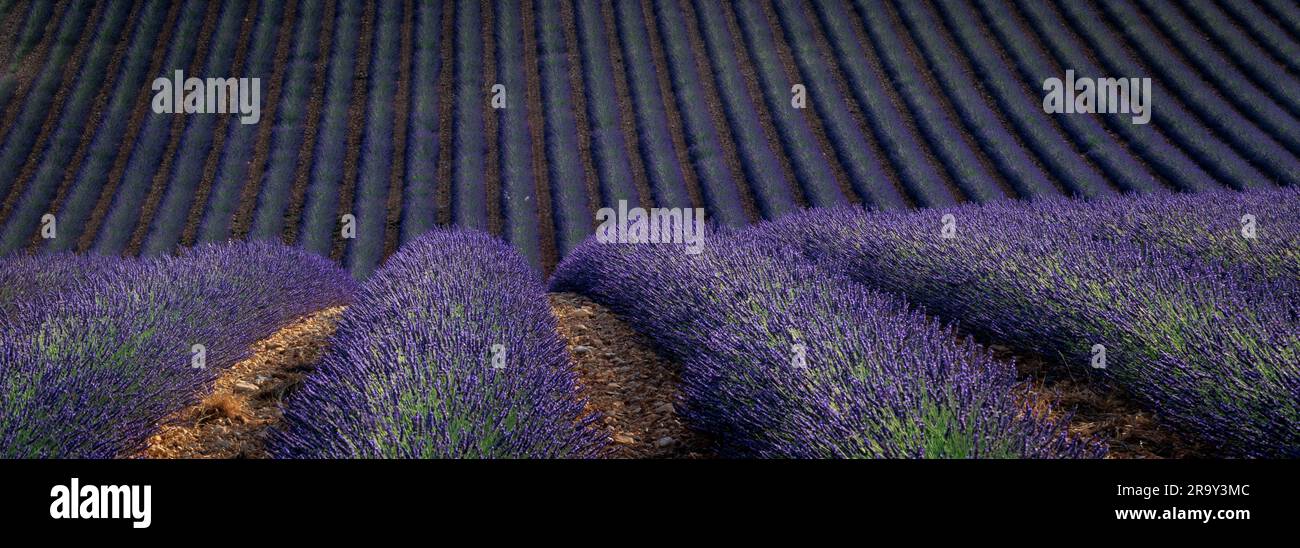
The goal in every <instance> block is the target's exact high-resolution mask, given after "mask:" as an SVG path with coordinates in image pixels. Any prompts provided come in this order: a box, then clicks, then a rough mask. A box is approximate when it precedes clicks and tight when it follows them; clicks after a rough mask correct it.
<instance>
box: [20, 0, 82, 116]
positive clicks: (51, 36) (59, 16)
mask: <svg viewBox="0 0 1300 548" xmlns="http://www.w3.org/2000/svg"><path fill="white" fill-rule="evenodd" d="M68 4H69V1H68V0H59V3H58V4H57V5H55V6H54V13H53V14H51V17H50V20H49V21H47V22H46V23H45V31H44V32H42V33H41V39H40V41H39V42H37V43H36V47H34V48H32V50H31V51H29V52H27V55H25V56H23V57H22V59H21V60H18V59H15V60H14V61H15V62H17V63H18V67H17V68H16V69H15V70H14V72H13V74H14V77H15V78H16V79H17V81H18V85H17V86H16V87H15V88H14V93H13V95H11V96H10V97H9V104H8V105H4V111H3V114H0V135H6V134H8V133H9V130H10V129H13V125H14V123H15V122H17V120H18V114H19V113H20V112H21V111H22V109H23V105H24V104H25V103H26V102H27V92H29V91H31V88H32V85H33V84H34V83H36V78H37V76H39V75H40V73H41V69H43V68H45V63H46V62H47V57H49V53H50V48H51V47H53V46H54V42H55V41H56V40H58V38H59V26H60V25H61V24H62V23H63V17H64V16H65V15H67V13H68ZM93 23H94V22H93V21H91V20H89V19H87V20H86V24H87V25H92V24H93Z"/></svg>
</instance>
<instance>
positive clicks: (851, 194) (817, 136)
mask: <svg viewBox="0 0 1300 548" xmlns="http://www.w3.org/2000/svg"><path fill="white" fill-rule="evenodd" d="M762 6H763V18H764V19H765V20H766V21H767V27H768V29H770V30H771V31H772V42H773V43H774V44H776V58H777V60H779V61H780V64H781V71H782V72H784V73H785V78H786V80H789V81H790V82H794V83H797V84H798V83H803V82H804V79H803V75H802V74H800V73H799V67H798V65H796V64H795V62H794V52H792V51H791V50H790V43H789V42H787V41H786V37H785V29H784V28H783V27H782V26H781V19H780V18H779V17H778V16H777V14H776V10H775V9H773V7H772V3H771V2H762ZM810 99H811V100H812V101H814V102H815V101H816V99H812V98H810ZM797 110H798V112H797V113H796V114H802V115H803V118H804V121H805V122H807V123H808V129H810V130H812V135H813V139H814V140H816V141H817V148H818V150H820V151H821V157H822V161H823V162H825V163H826V166H827V167H829V168H830V170H831V176H833V177H835V185H836V186H838V187H839V189H840V194H842V195H844V197H845V198H846V199H847V200H848V201H849V202H850V203H861V202H862V199H863V197H862V196H858V193H857V192H855V191H854V190H853V185H851V184H849V174H848V171H847V170H845V169H844V164H842V163H840V157H839V155H838V154H836V153H835V147H833V146H831V140H830V137H828V136H827V135H826V126H825V125H823V124H822V118H821V116H820V115H818V114H817V107H816V106H815V105H809V106H808V108H802V109H797Z"/></svg>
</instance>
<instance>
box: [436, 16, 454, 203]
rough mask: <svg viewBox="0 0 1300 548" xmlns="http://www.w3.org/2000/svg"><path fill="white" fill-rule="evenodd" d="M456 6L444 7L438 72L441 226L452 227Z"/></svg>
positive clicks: (438, 181) (439, 201)
mask: <svg viewBox="0 0 1300 548" xmlns="http://www.w3.org/2000/svg"><path fill="white" fill-rule="evenodd" d="M455 22H456V2H455V1H454V0H446V1H445V2H443V5H442V52H441V55H442V60H441V61H439V64H438V70H439V71H441V73H440V74H439V75H438V177H437V184H438V226H449V225H451V152H452V151H451V149H452V147H451V125H452V107H453V106H455V102H454V99H455V96H456V88H455V81H454V80H453V78H452V76H453V74H454V73H455V72H456V71H455V68H454V67H455V65H453V63H454V62H455V61H454V60H453V59H452V55H453V54H454V52H455V49H454V47H453V44H455V42H454V40H453V38H454V37H453V34H455Z"/></svg>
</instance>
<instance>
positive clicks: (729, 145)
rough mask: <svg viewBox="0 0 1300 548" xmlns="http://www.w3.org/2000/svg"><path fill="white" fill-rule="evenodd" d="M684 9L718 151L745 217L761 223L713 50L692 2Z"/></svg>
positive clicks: (684, 3) (686, 1)
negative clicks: (720, 93) (717, 76)
mask: <svg viewBox="0 0 1300 548" xmlns="http://www.w3.org/2000/svg"><path fill="white" fill-rule="evenodd" d="M680 8H681V12H682V20H683V21H684V22H685V24H686V25H685V26H686V28H685V29H684V30H685V32H686V36H687V40H689V41H690V46H691V55H692V56H693V57H694V58H695V66H696V72H698V73H699V75H700V94H701V95H702V96H703V97H704V98H705V101H704V102H705V107H707V108H708V109H709V118H711V119H712V120H713V129H714V135H715V136H717V138H718V148H719V149H720V150H721V151H722V156H723V159H724V160H725V161H726V162H727V168H728V169H729V170H731V173H732V177H733V178H735V179H736V188H737V191H738V194H739V195H740V201H741V203H742V204H743V205H744V207H745V213H746V214H747V215H748V216H749V220H750V221H758V220H759V219H762V218H763V214H762V211H760V210H759V207H758V203H757V202H756V201H755V198H754V189H753V187H752V183H751V182H750V178H749V177H746V176H745V168H744V166H743V165H742V164H741V163H740V153H739V152H737V149H736V142H735V140H734V139H733V138H732V136H731V125H730V123H729V122H728V120H727V115H726V113H725V112H723V106H722V99H721V98H720V97H719V96H718V88H717V86H715V85H714V83H713V76H714V74H717V73H716V72H714V70H713V65H712V63H713V61H712V60H711V59H709V56H708V51H709V50H708V48H707V47H705V44H704V39H703V38H702V37H701V36H700V29H699V28H698V27H697V25H698V24H699V21H698V20H697V19H696V18H695V8H694V6H691V3H690V0H681V6H680ZM652 28H653V26H652ZM654 36H655V35H654V34H651V40H654V39H655V38H654Z"/></svg>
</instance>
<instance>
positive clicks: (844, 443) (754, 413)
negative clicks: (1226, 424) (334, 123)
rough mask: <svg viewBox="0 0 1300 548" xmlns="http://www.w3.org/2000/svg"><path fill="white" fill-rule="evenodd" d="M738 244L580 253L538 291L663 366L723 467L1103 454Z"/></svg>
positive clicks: (959, 362)
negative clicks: (662, 356) (609, 327)
mask: <svg viewBox="0 0 1300 548" xmlns="http://www.w3.org/2000/svg"><path fill="white" fill-rule="evenodd" d="M766 226H767V225H760V227H766ZM753 230H763V228H758V229H750V231H753ZM750 231H741V232H734V233H732V232H727V233H721V234H714V235H711V236H710V237H709V239H708V240H707V245H706V246H705V248H704V250H703V252H702V253H701V254H699V255H695V256H692V255H688V254H685V253H684V250H683V248H682V247H681V246H675V245H649V244H622V245H614V244H601V243H598V242H595V241H594V240H592V241H589V242H588V243H587V244H585V245H583V246H582V247H579V248H578V249H577V250H575V251H574V253H573V254H572V255H570V256H569V257H568V258H567V259H566V260H565V261H564V262H563V263H561V265H560V267H559V268H558V270H557V271H556V274H555V277H554V279H553V280H552V284H551V287H552V290H554V291H574V292H579V293H583V294H586V295H588V296H590V297H592V298H594V299H595V300H597V301H598V302H601V303H602V304H604V305H606V306H609V307H610V308H612V309H613V310H614V311H616V312H618V313H620V314H621V315H622V316H623V317H625V318H626V319H627V320H628V321H630V322H631V323H632V326H633V327H634V328H635V329H637V330H638V331H640V332H641V333H644V334H646V335H647V336H649V337H651V340H652V341H653V342H654V344H655V345H656V346H657V347H658V348H659V349H660V350H661V351H663V352H665V353H666V354H667V355H668V356H669V357H670V358H672V359H674V360H676V361H678V362H679V363H680V364H681V367H682V372H681V381H680V382H681V389H682V391H683V396H682V398H683V399H682V401H681V402H680V404H679V412H680V414H681V415H682V416H683V417H684V418H685V419H686V420H687V421H688V422H689V424H690V425H691V426H692V427H693V428H696V429H698V430H701V431H703V432H705V433H707V434H708V435H709V436H710V437H711V439H712V440H713V441H714V442H715V443H716V444H717V446H718V450H719V453H720V454H721V455H723V456H727V457H766V458H842V457H887V458H910V457H929V458H962V457H976V458H1008V457H1010V458H1026V457H1051V458H1059V457H1098V456H1101V455H1102V454H1104V452H1105V450H1104V448H1103V447H1101V446H1099V445H1096V444H1094V443H1093V442H1091V441H1087V440H1078V439H1074V438H1071V437H1069V436H1067V435H1066V434H1065V432H1064V430H1063V426H1062V424H1060V423H1057V422H1052V421H1049V420H1046V419H1044V418H1043V417H1042V416H1041V415H1038V414H1036V413H1035V412H1033V411H1031V410H1030V409H1029V408H1028V407H1027V406H1025V405H1024V404H1023V403H1022V402H1020V401H1018V400H1017V395H1016V394H1017V392H1018V386H1017V382H1016V379H1015V371H1014V368H1013V367H1012V366H1011V364H1009V363H1006V362H1001V361H997V360H994V359H993V358H992V357H991V356H990V354H989V353H988V352H987V351H985V350H983V349H981V348H979V347H978V346H976V345H974V344H973V343H970V342H969V341H966V342H965V343H959V342H958V341H956V340H955V338H954V337H953V336H952V333H951V332H950V331H949V329H948V328H946V327H945V326H943V325H941V324H939V323H938V322H937V321H935V320H932V319H929V318H926V317H925V316H924V315H922V314H921V313H919V312H917V311H916V310H914V309H912V308H910V307H909V306H908V305H907V304H906V303H905V302H904V301H902V300H901V299H898V298H895V297H892V296H889V295H887V294H884V293H879V292H876V291H873V290H870V289H868V288H866V287H865V286H863V285H861V284H858V283H855V282H853V281H851V280H849V279H848V278H847V277H845V276H843V275H839V274H834V273H829V272H827V271H823V270H820V269H818V268H817V267H816V266H813V265H810V264H804V263H803V261H801V260H800V259H801V256H800V252H799V251H798V250H797V249H795V248H793V247H789V246H785V245H781V244H779V243H775V240H764V239H762V238H759V239H754V238H752V237H751V232H750Z"/></svg>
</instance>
